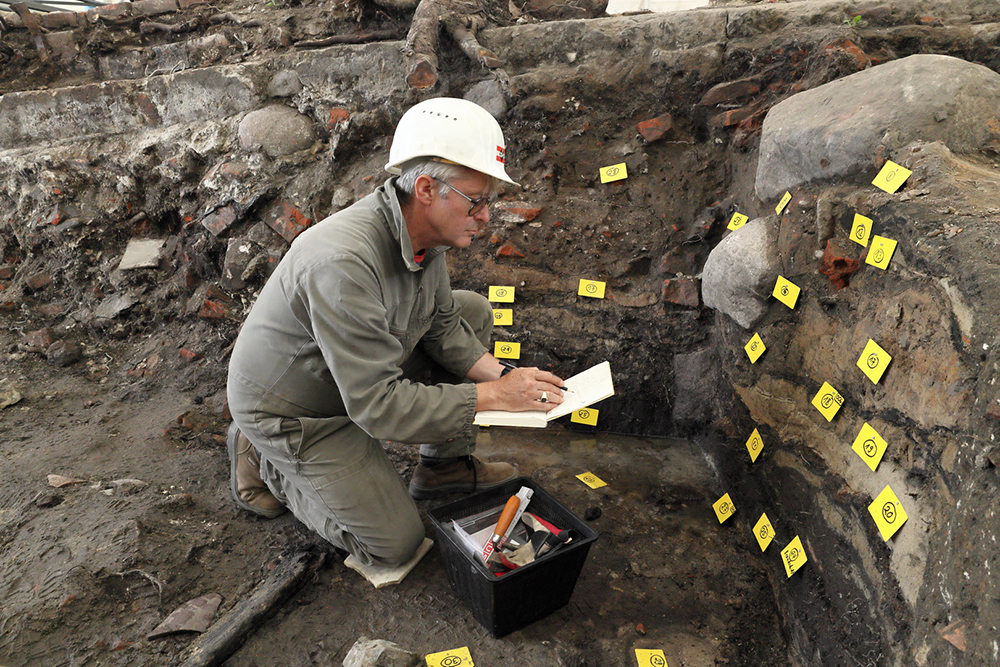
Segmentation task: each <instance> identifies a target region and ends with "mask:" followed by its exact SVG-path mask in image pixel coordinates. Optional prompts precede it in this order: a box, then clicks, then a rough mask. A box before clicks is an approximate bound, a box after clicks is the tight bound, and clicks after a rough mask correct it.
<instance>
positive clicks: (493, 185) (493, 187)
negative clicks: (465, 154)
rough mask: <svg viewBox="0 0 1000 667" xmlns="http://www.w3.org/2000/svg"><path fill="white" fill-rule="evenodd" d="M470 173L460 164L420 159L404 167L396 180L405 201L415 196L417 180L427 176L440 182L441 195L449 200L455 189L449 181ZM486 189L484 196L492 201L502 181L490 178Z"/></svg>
mask: <svg viewBox="0 0 1000 667" xmlns="http://www.w3.org/2000/svg"><path fill="white" fill-rule="evenodd" d="M469 171H473V170H472V169H469V168H468V167H463V166H462V165H460V164H448V163H445V162H439V161H437V160H433V159H431V158H418V159H416V160H413V161H411V162H408V163H406V164H404V165H402V172H403V173H401V174H400V175H399V176H398V177H397V178H396V189H397V190H399V191H400V192H401V193H402V194H403V200H404V201H405V200H408V199H409V198H410V197H411V196H413V192H414V190H415V189H416V187H417V179H418V178H420V177H421V176H425V175H426V176H430V177H431V178H433V179H435V180H437V181H438V192H440V193H441V196H442V197H445V198H447V197H448V193H450V192H451V191H452V189H453V188H452V187H451V186H449V185H448V181H451V180H454V179H457V178H461V177H462V176H465V175H466V173H468V172H469ZM442 181H443V182H442ZM486 187H487V189H488V191H487V192H486V193H484V194H486V195H487V196H488V197H489V198H490V199H492V198H494V197H496V195H497V193H498V192H499V190H500V181H499V180H498V179H496V178H494V177H493V176H490V177H489V182H488V183H487V184H486Z"/></svg>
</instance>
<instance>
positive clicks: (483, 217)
mask: <svg viewBox="0 0 1000 667" xmlns="http://www.w3.org/2000/svg"><path fill="white" fill-rule="evenodd" d="M472 219H473V220H475V221H476V222H478V223H479V225H480V227H482V226H483V225H486V224H489V222H490V207H489V205H488V204H487V205H486V206H484V207H483V208H482V210H479V211H476V214H475V215H474V216H472Z"/></svg>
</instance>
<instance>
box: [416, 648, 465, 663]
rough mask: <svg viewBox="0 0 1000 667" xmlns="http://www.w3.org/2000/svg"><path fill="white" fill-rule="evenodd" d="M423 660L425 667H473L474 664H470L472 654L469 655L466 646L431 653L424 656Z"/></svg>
mask: <svg viewBox="0 0 1000 667" xmlns="http://www.w3.org/2000/svg"><path fill="white" fill-rule="evenodd" d="M424 660H426V661H427V667H475V663H473V662H472V654H471V653H469V648H468V647H467V646H463V647H462V648H453V649H451V650H450V651H441V652H440V653H431V654H428V655H425V656H424Z"/></svg>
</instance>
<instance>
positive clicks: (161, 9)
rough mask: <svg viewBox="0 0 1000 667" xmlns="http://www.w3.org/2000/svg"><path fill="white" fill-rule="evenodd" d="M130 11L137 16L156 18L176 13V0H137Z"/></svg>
mask: <svg viewBox="0 0 1000 667" xmlns="http://www.w3.org/2000/svg"><path fill="white" fill-rule="evenodd" d="M132 11H133V12H134V13H135V14H136V15H139V16H156V15H158V14H169V13H170V12H176V11H177V0H137V1H136V2H133V3H132Z"/></svg>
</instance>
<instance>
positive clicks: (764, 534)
mask: <svg viewBox="0 0 1000 667" xmlns="http://www.w3.org/2000/svg"><path fill="white" fill-rule="evenodd" d="M753 536H754V537H756V538H757V544H759V545H760V550H761V551H764V550H766V549H767V547H768V546H769V545H770V544H771V540H773V539H774V526H772V525H771V520H770V519H768V518H767V513H764V514H761V515H760V518H759V519H757V523H756V524H755V525H754V527H753Z"/></svg>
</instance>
